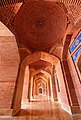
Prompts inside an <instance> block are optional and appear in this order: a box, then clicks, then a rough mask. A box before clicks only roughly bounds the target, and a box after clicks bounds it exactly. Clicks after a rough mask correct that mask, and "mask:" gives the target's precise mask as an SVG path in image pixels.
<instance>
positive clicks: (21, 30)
mask: <svg viewBox="0 0 81 120" xmlns="http://www.w3.org/2000/svg"><path fill="white" fill-rule="evenodd" d="M37 9H39V10H38V11H37ZM43 11H44V12H43ZM38 13H40V14H38ZM31 16H33V17H31ZM21 18H22V19H21ZM0 21H2V22H3V23H4V24H5V25H6V26H7V27H8V28H9V29H10V30H11V31H12V33H13V34H14V35H15V36H16V40H17V44H18V47H19V52H20V58H21V61H22V60H23V59H24V58H25V57H26V56H28V55H29V54H32V53H33V52H36V51H44V52H47V53H49V54H52V55H54V56H56V57H58V58H59V59H61V58H62V52H63V47H64V43H63V39H64V36H65V35H68V34H69V35H70V34H73V33H74V32H75V31H77V30H78V29H80V28H81V0H45V1H41V0H2V1H0ZM24 24H26V25H25V26H26V28H25V27H23V26H24ZM41 40H42V41H41ZM59 51H60V52H59ZM31 68H33V69H35V70H38V69H40V68H42V69H44V70H46V71H47V72H49V73H50V68H51V65H50V64H49V63H48V62H44V61H38V62H36V63H33V64H31V65H30V69H31Z"/></svg>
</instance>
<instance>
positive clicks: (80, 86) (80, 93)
mask: <svg viewBox="0 0 81 120" xmlns="http://www.w3.org/2000/svg"><path fill="white" fill-rule="evenodd" d="M68 65H69V70H70V73H71V77H72V81H73V84H74V87H75V91H76V95H77V99H78V102H79V105H80V106H81V83H80V80H79V77H78V74H77V71H76V69H75V66H74V63H73V60H72V58H71V57H69V59H68Z"/></svg>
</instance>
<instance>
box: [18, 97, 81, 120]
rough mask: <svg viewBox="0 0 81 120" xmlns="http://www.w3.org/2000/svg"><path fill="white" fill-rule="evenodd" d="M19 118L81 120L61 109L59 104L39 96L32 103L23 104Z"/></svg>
mask: <svg viewBox="0 0 81 120" xmlns="http://www.w3.org/2000/svg"><path fill="white" fill-rule="evenodd" d="M16 116H17V117H20V116H22V117H26V120H81V115H79V114H78V115H74V116H72V115H70V114H68V113H67V112H65V111H64V110H63V109H61V105H60V103H58V102H53V101H51V100H50V99H47V97H46V96H38V97H36V98H35V99H34V101H32V102H28V103H25V104H22V107H21V110H20V111H19V112H18V113H17V114H16Z"/></svg>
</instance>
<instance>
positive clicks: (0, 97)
mask: <svg viewBox="0 0 81 120" xmlns="http://www.w3.org/2000/svg"><path fill="white" fill-rule="evenodd" d="M1 25H2V24H1V23H0V27H1V29H2V32H3V36H2V34H0V109H10V108H11V104H12V100H13V93H14V89H15V83H16V77H17V72H18V66H19V54H18V49H17V44H16V40H15V37H14V36H13V34H11V32H10V31H9V30H8V29H6V28H5V27H4V26H3V27H2V26H1ZM3 28H4V29H3ZM1 29H0V32H1ZM6 32H7V33H8V34H7V35H6V36H5V35H4V34H5V33H6Z"/></svg>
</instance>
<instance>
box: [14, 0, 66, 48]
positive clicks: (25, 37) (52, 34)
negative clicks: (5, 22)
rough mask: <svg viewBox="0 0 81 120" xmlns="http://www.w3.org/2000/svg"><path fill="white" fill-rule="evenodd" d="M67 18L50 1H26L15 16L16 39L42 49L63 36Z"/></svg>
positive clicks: (29, 46) (55, 4)
mask: <svg viewBox="0 0 81 120" xmlns="http://www.w3.org/2000/svg"><path fill="white" fill-rule="evenodd" d="M66 25H67V18H66V15H65V13H64V11H63V10H62V8H61V7H60V6H59V5H58V4H57V3H55V2H52V1H34V2H31V1H28V2H27V3H25V4H23V5H22V6H21V8H20V10H19V11H18V13H17V14H16V16H15V23H14V26H15V31H16V35H17V39H18V40H19V42H20V43H23V44H24V45H26V46H27V47H28V48H30V49H35V50H44V49H47V48H49V47H52V46H54V45H56V44H58V42H59V41H60V40H61V39H62V38H63V36H64V33H65V31H66Z"/></svg>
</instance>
